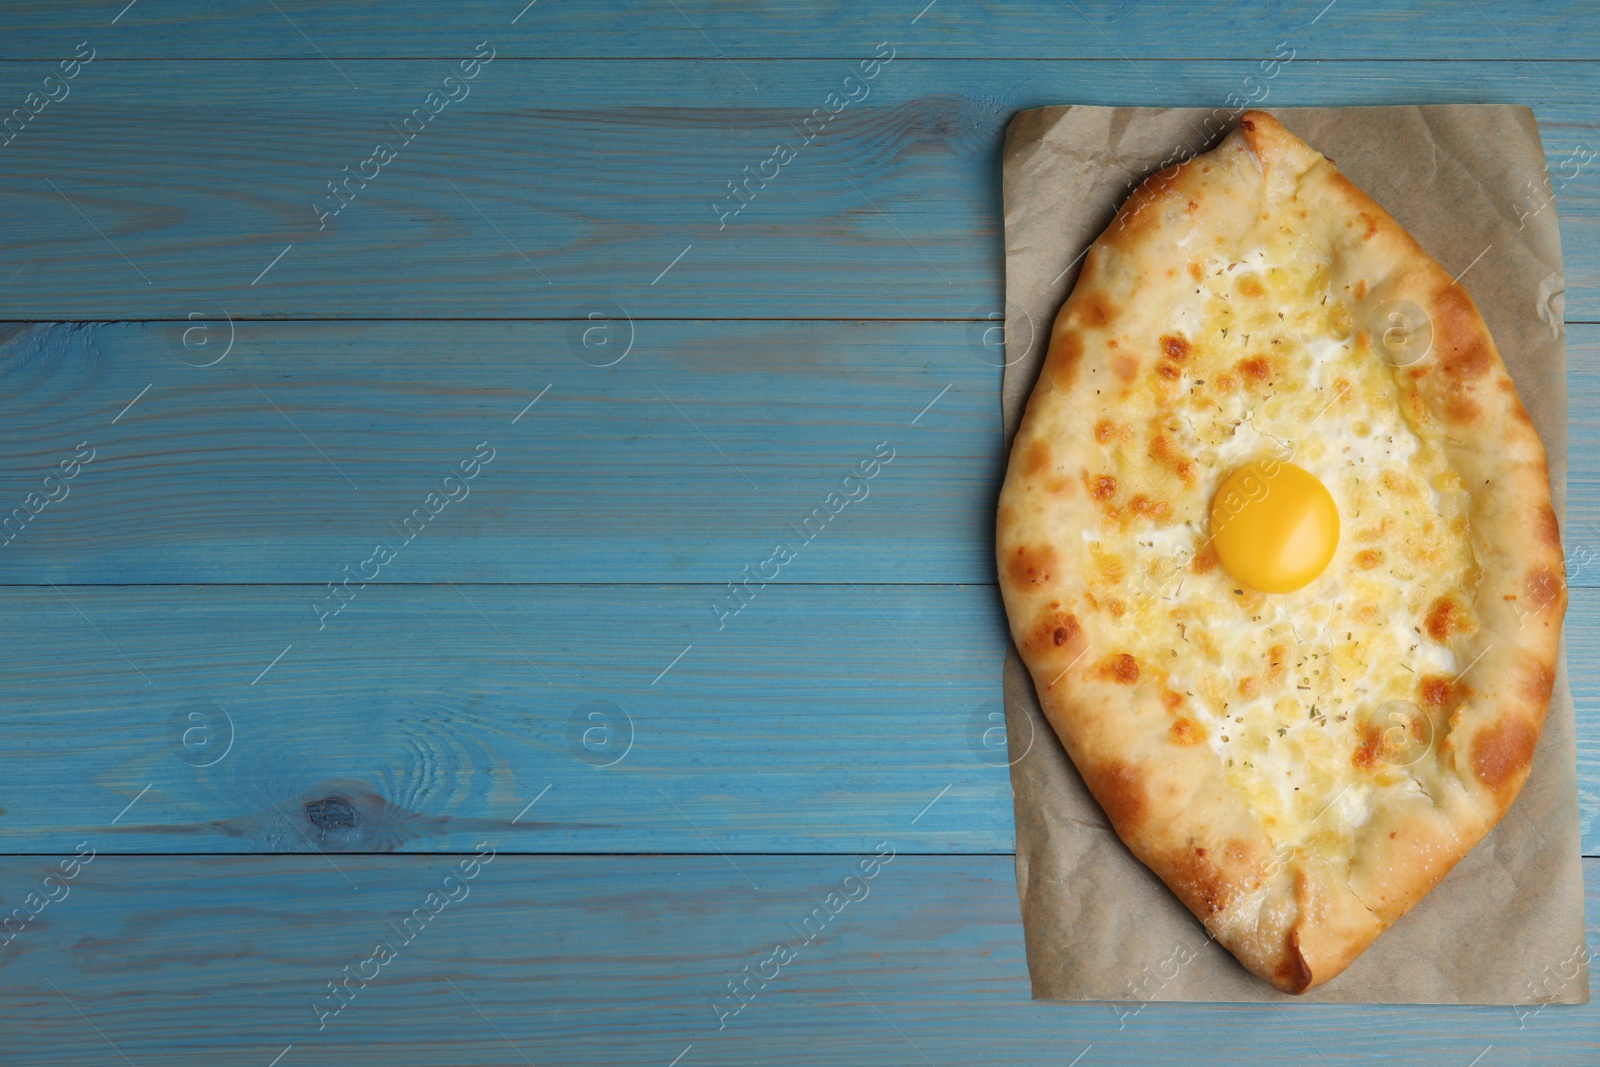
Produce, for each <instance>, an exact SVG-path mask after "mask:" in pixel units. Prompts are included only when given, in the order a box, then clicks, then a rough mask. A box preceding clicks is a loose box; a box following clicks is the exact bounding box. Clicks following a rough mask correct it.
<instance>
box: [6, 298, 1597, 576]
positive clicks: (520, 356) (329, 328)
mask: <svg viewBox="0 0 1600 1067" xmlns="http://www.w3.org/2000/svg"><path fill="white" fill-rule="evenodd" d="M597 321H598V320H597ZM585 331H587V332H589V333H590V334H591V337H590V340H591V342H592V345H591V347H590V348H585V347H584V345H583V343H582V336H583V333H584V332H585ZM987 331H988V324H987V323H984V322H981V321H979V322H969V323H962V322H923V323H881V322H878V323H872V322H737V321H734V322H677V321H659V320H653V321H651V320H644V321H639V322H635V323H632V324H628V323H626V322H624V321H621V320H618V321H617V322H614V323H602V324H599V325H596V324H593V323H577V324H573V323H546V322H487V323H486V322H476V323H437V322H424V323H397V322H387V323H385V322H363V323H354V322H322V323H306V322H254V323H243V324H239V325H237V327H230V326H229V325H228V324H227V323H226V322H218V323H216V324H205V323H201V324H196V323H191V322H187V321H184V322H178V323H135V324H121V325H100V324H94V325H88V326H85V327H76V326H65V325H60V324H57V325H47V326H38V327H34V328H31V329H25V330H19V331H18V332H17V333H16V335H15V336H14V337H13V338H12V340H11V341H10V342H9V343H0V384H3V385H4V388H3V389H0V454H4V455H5V456H7V457H8V459H9V462H8V465H7V467H6V469H5V470H3V471H0V515H11V516H12V521H11V524H10V526H9V527H4V528H0V582H19V583H25V584H38V583H41V582H44V581H53V582H58V583H63V582H64V583H72V584H94V583H111V584H130V583H145V582H231V583H241V582H311V583H322V582H327V581H330V580H336V579H339V578H341V577H342V569H341V568H342V567H343V566H344V565H345V564H347V563H348V564H350V565H351V566H352V569H354V567H355V565H356V564H359V563H360V562H361V561H363V560H365V559H366V558H367V557H368V555H369V554H370V552H371V549H372V547H373V544H372V542H373V541H374V540H375V539H381V538H384V537H389V536H391V535H392V534H394V532H395V530H394V527H395V526H398V525H399V524H400V523H401V522H402V521H403V520H404V519H405V518H406V517H407V516H409V515H411V513H412V511H413V509H415V508H417V507H420V506H422V505H423V503H424V500H425V498H426V496H427V494H428V493H429V492H432V491H435V490H436V489H439V488H440V487H441V484H440V482H441V479H442V478H443V477H444V475H445V474H446V473H448V472H449V471H450V470H452V469H455V468H456V466H457V464H458V463H459V462H460V461H461V460H462V459H463V458H465V457H469V456H471V455H472V454H473V451H474V448H475V446H476V445H478V444H479V443H480V442H483V441H488V442H489V445H490V447H491V448H492V449H494V450H495V458H494V460H493V462H492V463H491V464H490V465H489V466H488V467H486V468H484V469H483V473H482V475H481V476H480V477H479V478H477V479H474V480H473V482H472V484H471V486H469V487H468V491H469V492H470V493H471V494H472V495H471V496H469V497H468V498H467V499H466V500H465V501H463V502H462V503H461V504H460V506H452V507H450V508H449V510H448V512H447V513H441V515H440V519H439V521H438V522H437V523H433V524H430V525H429V527H428V530H427V535H426V537H424V538H420V539H418V540H417V542H416V547H415V549H414V550H412V551H408V552H407V553H406V554H405V557H404V559H403V560H400V561H398V562H397V563H396V565H395V566H393V567H391V568H386V569H382V570H380V571H379V572H378V577H377V579H376V580H377V581H382V582H392V581H399V582H438V581H458V582H465V581H474V582H501V581H513V582H651V581H670V582H680V581H696V582H727V581H735V580H739V579H741V578H742V576H743V568H744V567H746V566H751V567H754V566H756V565H757V564H759V563H760V562H761V561H763V560H765V559H766V558H768V555H769V554H770V551H771V549H772V547H773V542H774V540H775V539H777V538H781V537H784V536H789V535H790V532H791V527H790V525H789V524H790V523H794V524H796V525H797V526H798V525H799V524H801V523H802V522H803V521H804V519H805V518H806V517H807V516H808V515H810V514H811V511H812V509H813V508H816V507H819V506H823V505H824V501H825V500H826V498H827V495H828V493H830V492H833V491H836V490H842V489H843V488H844V483H843V478H844V477H845V476H846V474H847V473H848V471H849V470H851V469H852V468H854V467H855V466H856V465H857V464H859V463H860V462H862V461H863V460H865V459H868V458H870V457H872V456H873V452H874V450H875V448H876V447H877V446H878V445H879V444H880V443H886V445H887V448H888V449H890V450H893V451H894V455H895V458H894V459H893V461H892V462H891V463H890V464H889V465H888V466H885V467H882V468H881V471H880V473H879V475H878V476H876V477H875V478H873V479H871V480H870V483H869V484H868V485H867V486H866V487H865V489H862V488H855V489H852V490H850V491H851V492H853V493H856V494H858V495H859V494H860V493H861V492H866V493H867V494H868V496H867V497H866V498H865V499H863V500H861V501H860V502H859V503H858V504H857V505H851V506H848V507H846V508H845V510H844V511H843V512H842V513H841V515H840V516H839V520H838V521H837V522H831V523H830V524H829V525H828V527H827V530H826V533H825V534H823V535H819V536H817V537H816V538H815V539H814V542H813V543H812V544H810V545H808V546H807V550H806V552H805V554H804V557H803V558H802V559H800V560H798V561H797V562H796V563H795V565H794V566H792V567H790V568H788V569H786V571H785V574H784V577H785V580H786V581H795V582H839V581H845V580H849V581H868V582H943V583H948V582H978V583H989V582H992V581H993V578H994V570H993V559H992V548H991V545H992V541H991V533H990V531H991V528H992V509H993V501H994V494H995V492H996V491H997V489H998V484H999V478H1000V476H1001V473H1002V471H1003V469H1004V463H1005V457H1004V456H1003V455H1002V452H1001V446H1000V432H999V402H998V399H997V396H996V392H997V390H998V386H999V370H998V368H997V367H996V366H994V365H993V364H994V363H996V362H998V361H999V360H998V357H997V356H996V354H995V353H994V352H992V351H990V350H988V349H986V348H985V347H984V339H985V333H986V332H987ZM230 334H232V335H233V336H234V338H235V343H234V346H233V348H232V350H231V351H229V352H228V353H227V356H226V358H224V359H223V360H222V361H221V362H220V363H217V364H216V365H215V366H212V367H206V368H197V367H194V366H190V365H187V364H186V362H185V361H187V363H188V364H193V363H204V362H209V361H210V360H211V359H212V358H214V357H215V356H216V355H219V354H221V353H222V352H223V351H224V350H225V345H226V343H227V340H228V338H229V336H230ZM186 335H187V336H188V337H189V339H190V342H191V345H190V347H188V348H185V347H184V343H183V338H184V337H185V336H186ZM630 339H631V340H632V343H633V346H634V347H633V350H632V351H630V352H629V353H628V355H627V357H626V358H625V359H623V360H622V362H620V363H618V364H617V365H615V366H614V367H609V368H601V367H596V366H591V365H589V364H590V363H601V362H606V361H608V360H610V359H611V358H612V357H613V355H620V354H621V353H622V351H623V350H624V347H625V346H626V345H627V344H628V343H629V341H630ZM991 339H992V338H991ZM601 341H606V344H601V343H600V342H601ZM203 342H205V343H203ZM1569 358H1570V361H1571V374H1570V382H1571V390H1572V396H1571V412H1572V426H1571V462H1570V465H1569V466H1570V475H1569V484H1570V492H1569V501H1568V516H1569V517H1568V524H1567V530H1566V536H1567V543H1568V548H1569V557H1570V567H1569V573H1570V577H1571V580H1572V582H1573V583H1574V584H1576V585H1590V586H1592V585H1596V584H1600V480H1597V479H1600V424H1597V423H1596V422H1595V417H1594V412H1596V411H1600V327H1595V326H1586V325H1578V326H1574V327H1573V328H1572V330H1571V334H1570V338H1569ZM585 360H587V361H588V362H585ZM147 386H148V387H149V390H148V391H147V392H146V391H145V389H146V387H147ZM547 386H548V387H549V391H548V392H547V393H542V390H544V389H545V388H546V387H547ZM946 387H948V389H947V388H946ZM535 397H539V399H538V403H537V404H535V405H534V406H533V407H531V408H528V407H527V405H528V403H529V402H530V401H532V400H534V398H535ZM135 400H136V401H137V402H136V403H133V406H132V407H128V406H127V405H129V403H130V402H134V401H135ZM930 404H932V405H933V406H932V407H929V405H930ZM124 409H126V410H124ZM924 409H926V410H924ZM913 423H914V425H913ZM80 444H86V445H87V446H88V448H89V449H92V450H93V456H94V458H93V460H92V462H91V463H90V464H89V465H88V466H87V467H86V468H83V469H82V471H81V473H80V474H79V476H78V477H77V478H75V479H74V480H73V481H72V482H71V483H70V484H69V485H68V486H67V487H66V489H65V492H66V493H67V494H68V495H67V496H66V497H64V498H62V499H60V500H59V501H58V502H54V503H50V504H48V505H46V506H45V507H44V508H43V509H42V510H39V512H38V514H37V516H36V517H34V518H31V519H29V520H28V521H27V522H26V523H23V522H22V520H21V518H20V517H18V516H15V515H13V509H17V508H22V509H23V511H22V515H27V514H29V507H30V506H31V507H33V508H37V507H38V506H39V500H38V499H35V500H34V502H33V504H32V505H28V504H27V501H28V499H29V498H28V494H30V493H40V494H45V493H50V492H53V493H54V494H55V495H58V496H59V495H60V493H61V492H62V491H63V490H62V489H61V488H60V487H59V483H58V482H57V481H52V482H51V483H50V485H52V486H57V488H55V489H53V490H51V489H48V488H47V487H46V483H45V482H44V479H45V477H46V476H47V475H49V473H50V471H52V470H56V469H58V468H59V466H60V464H61V463H62V462H69V463H70V462H71V457H72V456H73V455H74V454H75V453H76V452H77V451H78V446H79V445H80ZM85 454H88V453H85ZM347 477H348V478H349V479H350V481H346V480H345V479H346V478H347ZM747 477H748V478H749V479H750V480H749V481H746V480H745V479H746V478H747ZM352 486H359V489H357V488H352ZM752 486H754V487H755V488H752ZM459 491H460V490H458V491H457V492H459ZM391 524H393V525H391ZM886 545H892V546H893V551H885V550H884V546H886ZM368 573H369V574H370V573H371V570H370V568H369V570H368Z"/></svg>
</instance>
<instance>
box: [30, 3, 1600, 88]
mask: <svg viewBox="0 0 1600 1067" xmlns="http://www.w3.org/2000/svg"><path fill="white" fill-rule="evenodd" d="M525 4H526V0H519V2H516V3H513V2H511V0H496V2H489V0H464V2H457V3H454V4H451V5H449V6H448V7H442V6H440V5H439V4H436V3H431V2H428V0H390V2H385V3H377V2H375V0H362V2H356V3H343V4H335V3H328V2H326V0H277V4H276V6H277V7H278V8H280V9H281V12H280V11H274V10H273V9H272V6H269V5H261V6H259V7H258V6H256V5H243V6H238V7H232V6H218V5H216V4H214V3H207V2H206V0H165V2H163V3H160V4H153V3H145V4H141V5H139V6H136V7H133V8H132V9H131V10H129V11H127V12H126V13H125V14H123V15H121V17H120V18H117V15H118V11H119V9H120V8H121V7H122V3H120V2H119V3H112V4H106V3H101V2H96V0H65V2H57V3H44V2H39V0H34V2H29V3H18V4H14V5H8V8H7V12H6V21H7V30H8V33H7V35H6V37H5V39H4V41H3V42H0V58H5V59H15V58H29V59H43V58H49V59H53V58H56V57H57V56H58V55H60V54H64V52H63V51H62V46H63V44H65V45H66V46H67V48H70V47H71V45H73V44H75V43H77V42H78V41H79V40H82V39H83V38H85V37H89V38H91V39H93V40H94V42H95V44H96V46H97V47H101V46H103V47H104V48H105V50H106V51H107V52H108V53H109V54H110V55H113V56H118V57H124V58H138V59H156V58H162V59H192V58H200V57H210V58H241V57H262V58H302V59H317V60H319V61H320V60H321V59H322V57H323V56H324V55H326V56H329V57H331V58H333V59H344V58H351V57H365V58H385V57H396V58H398V57H410V56H414V57H431V56H438V55H449V54H454V53H453V51H452V46H454V48H457V49H462V50H466V49H470V47H471V46H472V45H473V44H475V43H476V42H477V41H479V40H481V39H482V38H483V37H485V36H489V35H492V36H494V37H495V39H496V43H497V44H501V43H502V38H503V39H504V40H503V47H504V49H505V51H506V53H507V54H509V55H515V56H526V57H530V58H556V59H560V58H569V57H585V56H587V57H603V56H627V57H629V58H635V59H642V58H647V57H660V58H676V57H686V58H703V59H707V58H709V59H714V58H720V55H727V56H730V57H732V58H733V59H734V60H742V59H746V58H756V57H768V56H783V57H788V58H802V57H807V56H839V55H844V56H852V55H855V54H856V53H857V52H859V51H860V49H861V47H862V45H863V43H866V44H867V45H868V47H870V45H871V44H872V43H875V42H877V41H880V40H882V39H883V38H884V37H886V36H887V37H890V38H891V39H894V40H896V41H897V44H899V43H900V39H902V38H903V39H904V40H903V45H901V47H903V49H904V51H905V52H907V53H908V54H911V55H917V56H936V57H966V56H983V57H985V58H994V59H1004V58H1010V59H1041V58H1050V59H1078V58H1085V59H1090V58H1092V59H1120V58H1124V57H1125V56H1132V57H1133V58H1135V59H1147V58H1148V59H1183V58H1189V57H1194V56H1205V57H1209V58H1226V57H1234V58H1245V59H1251V58H1257V57H1260V56H1265V55H1268V54H1270V53H1271V51H1272V49H1273V46H1274V45H1275V44H1277V42H1278V41H1280V40H1285V39H1287V40H1290V41H1292V42H1293V43H1294V45H1295V46H1296V47H1297V48H1299V49H1300V50H1301V53H1302V54H1304V55H1306V56H1308V57H1310V58H1320V59H1329V58H1350V57H1385V58H1393V59H1401V60H1418V59H1462V58H1474V59H1507V60H1524V59H1529V58H1531V59H1534V60H1539V59H1546V58H1554V59H1592V58H1594V50H1593V48H1592V47H1591V44H1590V41H1589V39H1588V37H1587V36H1586V35H1584V34H1580V33H1574V32H1573V29H1574V23H1575V22H1576V21H1578V20H1581V19H1582V18H1584V17H1586V16H1588V15H1589V14H1591V9H1590V8H1589V7H1588V6H1587V5H1585V4H1582V3H1578V2H1573V0H1566V2H1562V3H1540V4H1514V5H1505V4H1496V5H1493V6H1485V5H1480V8H1481V9H1480V10H1474V8H1473V5H1472V4H1460V3H1455V2H1452V0H1420V2H1413V3H1409V4H1407V5H1406V7H1405V9H1404V10H1384V9H1383V8H1382V7H1381V6H1380V5H1377V4H1373V3H1370V2H1369V3H1363V2H1360V0H1343V2H1340V3H1333V4H1330V3H1328V2H1327V0H1320V2H1311V3H1272V4H1258V5H1255V6H1253V7H1251V8H1250V9H1249V10H1248V12H1246V11H1245V10H1243V9H1241V8H1240V7H1239V6H1238V5H1236V4H1230V3H1227V2H1225V0H1196V2H1188V3H1149V4H1117V3H1108V2H1106V0H1074V2H1073V3H1068V4H1060V3H1050V2H1047V0H1011V2H1005V3H1002V2H999V0H989V2H979V3H971V2H969V3H953V2H951V0H940V2H937V3H928V0H915V2H900V0H895V2H891V0H870V2H859V3H851V4H848V5H833V4H812V5H798V4H790V3H772V2H768V3H740V4H729V3H709V2H706V0H696V2H690V3H680V4H678V5H677V7H678V8H679V10H678V11H674V10H673V9H672V7H671V6H670V5H662V4H654V3H646V2H626V0H624V2H616V0H612V2H604V0H588V2H563V3H550V2H549V0H545V2H543V3H538V4H537V5H527V6H526V7H525V6H524V5H525ZM113 18H116V23H115V25H114V26H113V25H112V19H113ZM719 54H720V55H719ZM330 73H331V72H330Z"/></svg>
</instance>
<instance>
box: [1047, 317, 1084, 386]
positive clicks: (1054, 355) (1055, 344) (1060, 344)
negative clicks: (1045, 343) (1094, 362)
mask: <svg viewBox="0 0 1600 1067" xmlns="http://www.w3.org/2000/svg"><path fill="white" fill-rule="evenodd" d="M1082 362H1083V338H1082V337H1080V336H1078V333H1077V331H1076V330H1066V331H1063V332H1062V333H1058V334H1056V335H1055V338H1054V339H1053V340H1051V342H1050V356H1049V358H1048V359H1047V360H1046V361H1045V368H1046V369H1047V370H1048V371H1049V372H1050V380H1051V381H1053V382H1054V383H1055V385H1056V388H1058V389H1060V390H1062V391H1065V390H1066V389H1067V387H1068V386H1070V385H1071V384H1072V382H1073V379H1074V378H1076V377H1077V373H1078V365H1079V364H1081V363H1082Z"/></svg>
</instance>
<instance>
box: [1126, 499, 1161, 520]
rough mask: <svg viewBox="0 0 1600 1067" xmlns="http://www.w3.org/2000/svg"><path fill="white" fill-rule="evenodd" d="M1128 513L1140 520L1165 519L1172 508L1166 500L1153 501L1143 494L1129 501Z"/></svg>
mask: <svg viewBox="0 0 1600 1067" xmlns="http://www.w3.org/2000/svg"><path fill="white" fill-rule="evenodd" d="M1128 511H1129V512H1130V513H1132V514H1134V515H1137V516H1139V517H1140V518H1149V519H1163V518H1166V517H1167V515H1168V514H1169V513H1170V512H1171V511H1172V508H1171V507H1170V506H1169V505H1168V504H1167V503H1166V501H1164V500H1151V499H1150V498H1149V497H1147V496H1145V495H1144V494H1143V493H1139V494H1138V495H1136V496H1135V497H1134V498H1133V499H1132V500H1130V501H1128Z"/></svg>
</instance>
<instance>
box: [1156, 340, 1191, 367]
mask: <svg viewBox="0 0 1600 1067" xmlns="http://www.w3.org/2000/svg"><path fill="white" fill-rule="evenodd" d="M1161 354H1162V355H1164V356H1166V357H1167V358H1168V359H1170V360H1173V361H1174V362H1176V363H1182V362H1183V361H1184V360H1186V359H1188V358H1189V342H1188V341H1187V340H1185V339H1184V338H1182V337H1177V336H1174V335H1172V334H1167V335H1166V336H1164V337H1162V338H1161Z"/></svg>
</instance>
